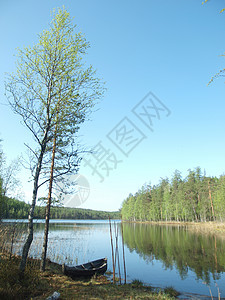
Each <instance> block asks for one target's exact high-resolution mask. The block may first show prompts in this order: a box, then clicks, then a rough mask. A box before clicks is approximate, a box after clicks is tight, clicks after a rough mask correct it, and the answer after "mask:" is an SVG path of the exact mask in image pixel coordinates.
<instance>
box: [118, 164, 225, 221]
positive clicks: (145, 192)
mask: <svg viewBox="0 0 225 300" xmlns="http://www.w3.org/2000/svg"><path fill="white" fill-rule="evenodd" d="M121 213H122V218H123V220H128V221H191V222H192V221H194V222H206V221H221V222H222V221H224V220H225V175H221V176H220V177H219V178H217V177H209V176H206V174H203V172H202V170H201V168H200V167H197V168H195V169H194V170H190V169H189V170H188V175H187V177H185V178H184V179H183V178H182V175H181V172H180V171H178V170H176V171H175V172H174V174H173V176H172V178H171V179H170V180H169V179H168V178H161V180H160V182H159V184H157V185H153V186H152V185H144V186H143V187H142V188H141V189H140V190H139V191H138V192H137V193H136V194H135V195H132V194H130V195H129V196H128V198H127V199H126V200H124V202H123V204H122V210H121Z"/></svg>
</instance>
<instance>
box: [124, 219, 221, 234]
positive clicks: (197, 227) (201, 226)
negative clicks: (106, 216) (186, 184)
mask: <svg viewBox="0 0 225 300" xmlns="http://www.w3.org/2000/svg"><path fill="white" fill-rule="evenodd" d="M122 222H124V223H134V224H149V225H160V226H182V227H185V226H186V227H187V228H188V229H189V230H194V231H197V232H201V233H205V234H206V233H213V234H222V235H225V222H216V221H214V222H213V221H208V222H178V221H167V222H166V221H158V222H156V221H126V220H122Z"/></svg>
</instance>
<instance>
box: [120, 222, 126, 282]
mask: <svg viewBox="0 0 225 300" xmlns="http://www.w3.org/2000/svg"><path fill="white" fill-rule="evenodd" d="M121 235H122V246H123V268H124V283H125V284H126V283H127V272H126V264H125V252H124V239H123V223H122V220H121Z"/></svg>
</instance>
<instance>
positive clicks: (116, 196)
mask: <svg viewBox="0 0 225 300" xmlns="http://www.w3.org/2000/svg"><path fill="white" fill-rule="evenodd" d="M223 2H224V1H222V0H211V1H208V3H207V4H204V5H202V1H201V0H188V1H187V0H186V1H184V0H182V1H178V0H171V1H168V0H157V1H153V0H142V1H133V0H129V1H128V0H123V1H118V0H115V1H103V0H95V1H91V0H84V1H77V0H55V1H53V0H48V1H45V0H39V1H34V0H21V1H16V0H7V1H6V0H5V1H4V0H1V1H0V36H1V47H0V138H1V139H3V142H2V148H3V151H4V152H5V154H6V156H7V160H8V162H10V161H11V160H12V159H15V158H16V157H18V156H20V155H21V154H22V155H23V156H26V147H25V145H24V143H30V144H32V143H33V141H32V137H31V135H30V132H29V131H28V130H27V128H25V127H24V126H23V125H22V124H21V123H20V121H21V120H20V118H19V116H17V115H15V114H14V113H13V112H12V111H11V110H10V107H9V106H8V105H7V99H6V97H5V95H4V93H5V88H4V81H5V78H6V75H5V73H6V72H8V73H11V72H13V71H15V62H16V57H15V54H16V48H20V49H21V48H23V47H27V46H32V45H34V44H35V43H37V41H38V34H39V33H41V32H42V31H43V30H44V29H48V28H49V23H50V22H51V19H52V10H53V9H54V8H57V7H62V6H63V5H64V6H65V8H66V9H67V11H68V12H69V13H70V16H71V17H73V18H74V20H73V22H74V24H76V25H77V27H76V29H77V31H81V32H82V33H83V34H84V35H85V37H86V39H87V41H89V42H90V45H91V47H90V49H89V51H88V55H87V56H86V58H85V59H86V62H87V64H92V65H93V67H94V69H96V71H97V76H98V77H99V78H102V80H103V81H105V82H106V88H107V91H106V93H105V95H104V97H103V99H102V100H101V101H100V102H99V103H98V104H97V105H96V107H95V109H94V110H93V113H92V114H91V118H90V120H89V121H87V122H86V123H84V124H83V125H82V127H81V129H80V132H79V137H78V140H79V143H81V144H82V145H84V147H86V148H87V149H94V150H95V151H94V154H92V155H89V156H85V157H84V159H83V162H82V164H81V166H80V170H79V174H78V175H77V176H76V177H71V180H75V179H76V180H77V188H78V189H77V193H76V194H75V195H74V196H73V198H67V199H66V200H65V204H66V205H67V206H74V207H75V206H79V207H82V208H90V209H97V210H107V211H112V210H117V209H119V208H120V207H121V205H122V202H123V200H125V199H126V197H127V196H128V195H129V194H130V193H135V192H137V191H138V190H139V189H140V188H141V187H142V185H143V184H146V183H147V184H149V183H151V184H158V183H159V181H160V178H165V177H169V178H171V176H172V175H173V173H174V171H175V170H176V169H178V170H180V171H181V172H182V175H183V177H185V176H186V175H187V172H188V171H187V170H188V169H194V168H195V167H197V166H200V167H201V168H202V170H205V171H206V174H207V175H209V176H220V175H222V174H224V150H225V139H224V128H225V118H224V113H225V101H224V92H225V85H224V79H223V78H222V77H221V78H218V79H215V80H214V81H213V83H211V84H210V85H208V82H209V81H210V79H211V78H212V76H213V75H215V74H216V73H217V72H218V71H219V70H221V69H223V68H224V57H223V56H222V55H223V54H224V52H225V39H224V25H225V13H223V14H220V13H219V11H220V10H221V9H222V8H223V5H224V3H223ZM29 176H30V174H29V171H28V170H25V169H22V170H21V172H20V174H19V178H20V180H21V184H22V187H23V192H24V198H23V199H24V200H25V201H26V202H30V201H31V194H32V183H28V179H29ZM40 193H45V191H44V190H43V191H41V192H40Z"/></svg>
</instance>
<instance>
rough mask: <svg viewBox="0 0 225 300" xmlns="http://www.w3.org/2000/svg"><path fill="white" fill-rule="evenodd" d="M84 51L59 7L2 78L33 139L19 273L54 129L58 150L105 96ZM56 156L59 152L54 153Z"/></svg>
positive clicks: (79, 36)
mask: <svg viewBox="0 0 225 300" xmlns="http://www.w3.org/2000/svg"><path fill="white" fill-rule="evenodd" d="M88 48H89V43H88V42H87V41H86V39H85V38H84V36H83V35H82V34H81V33H79V32H76V26H74V25H73V23H72V20H71V18H70V16H69V13H68V12H67V11H66V10H65V9H64V8H62V9H58V10H55V11H53V20H52V22H51V24H50V28H49V30H44V31H43V32H42V33H41V34H40V35H39V41H38V43H37V44H36V45H34V46H32V47H26V48H24V49H23V50H18V58H17V66H16V72H15V73H12V74H10V75H8V78H7V82H6V95H7V97H8V101H9V104H10V105H11V107H12V109H13V111H14V112H15V113H16V114H18V115H20V116H21V118H22V122H23V123H24V125H25V126H26V127H27V128H28V129H29V131H30V132H31V134H32V136H33V138H34V143H33V144H27V145H26V146H27V147H28V149H29V151H30V155H31V157H32V165H31V169H32V175H33V194H32V203H31V208H30V212H29V218H28V236H27V239H26V242H25V244H24V247H23V253H22V259H21V264H20V271H21V272H22V273H23V272H24V270H25V265H26V260H27V256H28V251H29V249H30V245H31V243H32V240H33V216H34V208H35V204H36V199H37V193H38V189H39V188H40V186H42V185H43V184H44V183H46V182H47V181H46V174H47V172H49V174H50V172H51V169H49V171H46V168H45V164H44V162H45V161H49V153H50V152H51V149H53V148H54V139H55V134H54V132H55V129H56V128H57V126H59V127H58V130H59V131H58V132H60V135H59V139H58V141H57V143H58V145H59V143H63V140H62V138H63V137H64V136H66V137H71V136H73V135H74V134H75V133H76V132H77V130H78V129H79V124H81V123H82V122H84V121H85V120H86V118H87V115H88V114H89V112H90V110H91V108H92V107H93V105H94V104H95V103H96V101H97V100H98V99H99V98H100V97H101V96H102V95H103V93H104V88H103V84H102V83H101V80H99V79H98V78H97V77H96V74H95V71H94V70H93V68H92V66H86V64H85V62H84V61H83V58H84V55H85V54H86V53H87V49H88ZM60 138H61V140H60ZM64 142H65V140H64ZM66 146H68V139H67V144H65V147H66ZM61 149H63V147H61ZM55 151H57V147H55ZM55 155H63V153H61V154H60V153H56V152H55ZM62 165H63V163H62ZM60 172H61V174H60ZM63 173H65V170H63V168H62V169H61V171H60V169H58V174H55V175H54V176H55V178H57V177H59V176H60V175H62V174H63ZM49 177H50V175H49ZM48 181H49V180H48Z"/></svg>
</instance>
